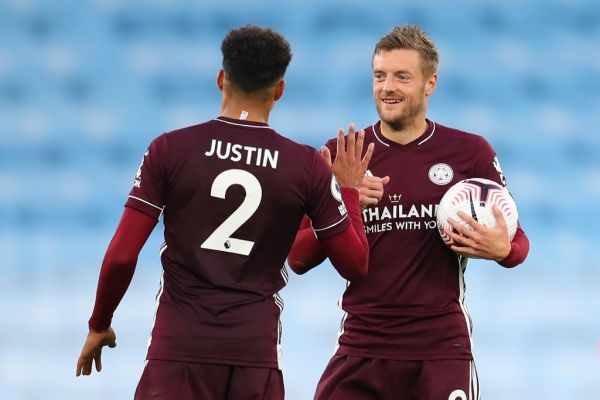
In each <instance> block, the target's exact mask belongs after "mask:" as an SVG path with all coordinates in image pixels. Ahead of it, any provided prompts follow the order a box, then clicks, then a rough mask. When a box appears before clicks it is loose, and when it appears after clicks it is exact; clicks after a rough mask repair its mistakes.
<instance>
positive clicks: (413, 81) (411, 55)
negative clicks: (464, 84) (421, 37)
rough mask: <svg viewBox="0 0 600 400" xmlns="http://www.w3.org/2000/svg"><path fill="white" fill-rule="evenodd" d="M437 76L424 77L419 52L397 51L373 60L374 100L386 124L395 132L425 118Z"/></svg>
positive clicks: (390, 51)
mask: <svg viewBox="0 0 600 400" xmlns="http://www.w3.org/2000/svg"><path fill="white" fill-rule="evenodd" d="M436 80H437V75H436V74H433V75H432V76H430V77H424V76H423V69H422V65H421V57H420V55H419V52H418V51H416V50H407V49H394V50H389V51H380V52H378V53H376V54H375V55H374V56H373V97H374V100H375V107H376V108H377V113H378V114H379V118H380V119H381V121H382V123H384V124H387V125H389V126H390V128H392V129H393V130H395V131H401V130H403V129H404V128H405V127H407V126H410V125H413V124H414V122H415V121H416V120H417V119H419V118H423V119H424V118H425V111H426V108H427V97H428V96H429V95H430V94H431V93H433V90H434V89H435V83H436Z"/></svg>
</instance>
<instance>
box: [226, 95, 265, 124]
mask: <svg viewBox="0 0 600 400" xmlns="http://www.w3.org/2000/svg"><path fill="white" fill-rule="evenodd" d="M272 107H273V106H272V105H271V104H268V102H265V101H262V100H258V99H254V98H249V97H245V96H223V101H222V102H221V114H220V115H221V116H222V117H227V118H233V119H243V120H247V121H254V122H264V123H268V122H269V114H270V113H271V109H272Z"/></svg>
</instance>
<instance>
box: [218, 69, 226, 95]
mask: <svg viewBox="0 0 600 400" xmlns="http://www.w3.org/2000/svg"><path fill="white" fill-rule="evenodd" d="M224 80H225V72H223V68H221V69H220V70H219V73H218V74H217V87H218V88H219V90H220V91H221V92H222V91H223V81H224Z"/></svg>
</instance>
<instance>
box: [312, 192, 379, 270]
mask: <svg viewBox="0 0 600 400" xmlns="http://www.w3.org/2000/svg"><path fill="white" fill-rule="evenodd" d="M342 198H343V200H344V204H345V205H346V209H347V211H348V216H349V218H350V220H351V222H352V225H351V226H349V227H348V228H347V229H346V230H344V231H343V232H342V233H340V234H338V235H335V236H333V237H331V238H327V239H324V240H323V241H322V242H323V247H324V248H325V251H326V253H327V255H328V256H329V259H330V260H331V263H332V264H333V266H334V267H335V269H336V270H337V271H338V272H339V273H340V275H341V276H343V277H344V278H345V279H347V280H349V281H353V280H355V279H359V278H362V277H364V276H365V275H366V274H367V271H368V265H369V243H368V241H367V237H366V235H365V230H364V225H363V222H362V215H361V209H360V202H359V193H358V191H357V190H356V189H351V188H342Z"/></svg>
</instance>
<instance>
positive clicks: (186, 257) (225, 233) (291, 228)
mask: <svg viewBox="0 0 600 400" xmlns="http://www.w3.org/2000/svg"><path fill="white" fill-rule="evenodd" d="M126 206H127V207H131V208H135V209H137V210H139V211H141V212H144V213H146V214H148V215H150V216H152V217H156V218H158V217H159V216H160V215H161V213H162V214H163V215H164V237H165V243H164V244H163V246H162V247H161V250H160V257H161V262H162V265H163V274H162V278H161V286H160V291H159V294H158V296H157V310H156V317H155V323H154V326H153V329H152V333H151V339H150V346H149V349H148V355H147V358H148V359H161V360H176V361H190V362H205V363H216V364H227V365H241V366H257V367H269V368H277V367H278V359H279V357H278V356H279V344H280V334H281V326H280V322H279V315H280V312H281V310H282V308H283V302H282V300H281V298H280V297H279V295H278V291H279V290H280V289H282V288H283V287H284V286H285V283H286V281H287V273H286V270H285V266H284V262H285V258H286V256H287V254H288V251H289V249H290V247H291V245H292V243H293V240H294V237H295V234H296V232H297V229H298V227H299V225H300V222H301V219H302V217H303V215H305V214H306V215H309V216H310V218H312V220H313V229H314V230H315V233H316V235H317V236H318V237H319V238H326V237H329V236H332V235H335V234H337V233H339V232H341V231H343V230H344V229H346V228H347V227H348V225H349V219H348V218H347V215H346V209H345V207H344V205H343V202H342V200H341V196H340V194H339V189H338V188H337V185H336V184H335V180H334V179H333V176H332V174H331V170H330V168H329V166H328V165H327V164H326V163H325V162H324V160H323V158H322V157H321V156H320V155H319V153H318V152H317V151H316V150H315V149H313V148H311V147H308V146H303V145H300V144H297V143H295V142H293V141H291V140H289V139H287V138H285V137H283V136H281V135H279V134H278V133H277V132H275V131H274V130H273V129H271V128H270V127H269V126H268V125H266V124H262V123H258V122H250V121H243V120H235V119H229V118H224V117H219V118H217V119H215V120H211V121H208V122H206V123H203V124H200V125H195V126H192V127H188V128H184V129H180V130H176V131H173V132H169V133H166V134H163V135H161V136H159V137H158V138H156V139H155V140H154V141H153V142H152V143H151V144H150V147H149V148H148V150H147V151H146V153H145V154H144V157H143V161H142V164H141V165H140V168H139V170H138V173H137V175H136V178H135V181H134V186H133V189H132V190H131V193H130V195H129V198H128V200H127V203H126Z"/></svg>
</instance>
